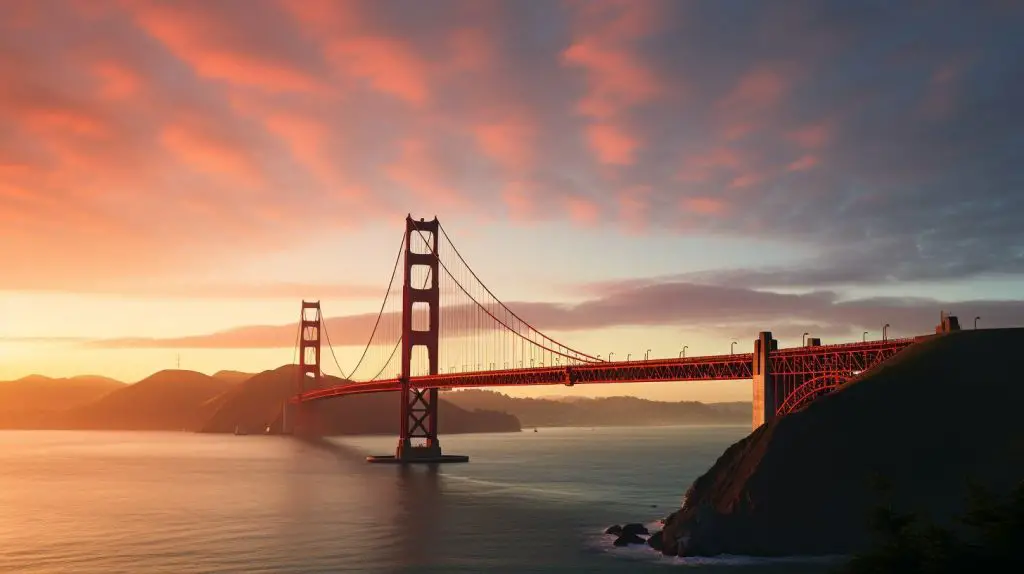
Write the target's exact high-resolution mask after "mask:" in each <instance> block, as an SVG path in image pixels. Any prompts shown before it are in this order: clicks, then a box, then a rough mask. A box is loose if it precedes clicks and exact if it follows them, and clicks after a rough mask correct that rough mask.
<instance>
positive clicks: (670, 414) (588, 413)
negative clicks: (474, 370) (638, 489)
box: [442, 389, 751, 427]
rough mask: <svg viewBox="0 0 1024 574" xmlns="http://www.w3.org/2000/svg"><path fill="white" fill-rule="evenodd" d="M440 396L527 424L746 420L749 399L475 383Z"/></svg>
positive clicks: (463, 405) (466, 406) (747, 421)
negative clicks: (595, 393)
mask: <svg viewBox="0 0 1024 574" xmlns="http://www.w3.org/2000/svg"><path fill="white" fill-rule="evenodd" d="M442 396H443V397H444V399H445V400H447V401H450V402H452V403H454V404H456V405H458V406H460V407H463V408H465V409H486V410H490V411H500V412H506V413H509V414H512V415H515V416H516V417H517V418H518V419H519V421H520V422H521V423H522V424H523V425H524V426H527V427H538V426H545V427H561V426H658V425H678V424H727V423H748V424H749V422H750V408H751V406H750V403H722V404H720V405H719V404H705V403H699V402H693V401H681V402H662V401H649V400H645V399H639V398H636V397H607V398H597V399H595V398H587V397H565V398H562V399H532V398H516V397H510V396H508V395H504V394H502V393H498V392H495V391H485V390H479V389H469V390H465V391H452V392H448V393H444V394H443V395H442Z"/></svg>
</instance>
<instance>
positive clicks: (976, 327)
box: [974, 317, 981, 330]
mask: <svg viewBox="0 0 1024 574" xmlns="http://www.w3.org/2000/svg"><path fill="white" fill-rule="evenodd" d="M978 319H981V317H975V318H974V330H978Z"/></svg>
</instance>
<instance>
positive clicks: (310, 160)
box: [0, 0, 1024, 401]
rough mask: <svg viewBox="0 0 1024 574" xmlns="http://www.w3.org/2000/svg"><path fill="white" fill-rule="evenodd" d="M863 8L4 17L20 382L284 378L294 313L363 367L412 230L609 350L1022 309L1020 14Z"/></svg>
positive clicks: (7, 372) (34, 5) (238, 0)
mask: <svg viewBox="0 0 1024 574" xmlns="http://www.w3.org/2000/svg"><path fill="white" fill-rule="evenodd" d="M440 5H443V8H444V9H441V6H440ZM844 6H845V3H842V2H821V3H812V4H809V5H806V6H803V7H801V8H799V9H798V8H787V9H781V7H780V8H779V9H774V10H769V4H768V3H765V4H763V5H762V4H753V3H735V2H720V3H713V4H700V5H698V4H695V3H682V2H670V1H664V2H659V1H641V0H635V1H628V0H627V1H595V2H563V3H554V2H552V3H541V2H536V3H535V2H515V1H509V2H498V1H493V2H473V1H454V0H453V1H439V2H430V3H426V2H400V1H394V2H384V1H381V2H333V1H319V0H295V1H287V0H280V1H276V2H275V1H261V2H250V1H243V0H218V1H217V2H200V1H187V0H186V1H179V2H159V1H145V0H139V1H135V0H111V1H103V0H96V1H90V0H75V1H71V0H67V1H64V0H38V1H32V2H28V1H26V2H10V3H5V4H4V5H3V6H2V7H0V269H2V273H0V290H2V291H3V293H2V296H0V380H7V379H13V378H18V377H22V376H25V375H28V374H32V373H38V374H43V375H49V376H69V375H76V374H85V373H89V374H99V375H106V376H111V377H114V378H118V379H120V380H124V381H135V380H138V379H141V378H143V377H145V376H147V375H149V374H150V373H153V372H154V371H158V370H161V369H166V368H173V367H174V366H175V365H176V361H177V360H178V359H179V357H180V360H181V367H182V368H185V369H192V370H197V371H202V372H206V373H213V372H215V371H219V370H223V369H230V370H239V371H245V372H258V371H262V370H265V369H272V368H275V367H278V366H280V365H282V364H286V363H290V362H292V360H293V343H294V335H295V330H294V329H295V327H294V323H295V321H296V319H297V317H298V312H299V303H300V301H301V300H302V299H303V298H306V299H315V300H320V301H321V303H322V306H323V309H324V312H325V316H326V317H327V318H328V319H329V322H328V325H329V328H330V329H331V335H332V337H333V336H335V335H337V337H336V340H335V341H334V342H335V344H336V345H335V347H336V348H335V350H336V352H337V353H338V359H339V362H340V363H341V364H342V367H343V368H347V367H348V366H350V365H351V364H352V363H353V362H354V361H355V360H356V359H358V356H359V353H360V352H361V351H362V344H363V343H364V342H365V341H366V339H367V337H368V335H369V331H370V329H372V327H373V323H372V318H373V317H375V316H376V313H377V310H378V308H379V306H380V301H381V298H382V297H383V295H384V291H385V289H386V287H387V280H388V277H389V275H390V272H391V269H392V267H391V265H392V263H393V262H394V256H395V251H396V248H397V247H398V244H399V241H400V239H401V235H402V233H403V231H404V229H405V227H404V225H405V223H404V220H405V217H406V215H407V214H410V213H411V214H412V215H413V216H414V217H417V218H418V217H426V218H428V219H429V218H432V217H434V216H435V215H436V216H437V217H438V218H439V219H440V220H441V221H442V222H443V224H444V227H445V228H446V229H447V230H449V232H450V233H451V234H452V240H453V241H454V242H455V243H456V244H458V246H459V249H460V250H461V251H462V252H463V254H464V255H465V257H466V259H467V261H469V262H470V263H471V264H472V265H473V268H474V269H475V270H476V272H477V273H478V274H479V275H480V278H481V279H482V280H483V281H484V282H485V283H486V284H487V285H488V286H489V287H490V288H491V289H492V290H493V291H494V292H495V294H496V295H497V296H498V297H499V298H500V299H501V300H502V301H504V302H506V303H507V304H508V305H509V307H510V308H512V309H514V310H516V312H517V313H520V314H521V315H522V316H523V317H524V318H525V319H527V320H529V321H530V322H531V323H533V324H534V325H535V326H536V327H537V328H538V329H540V330H542V331H544V332H545V333H548V334H550V335H552V336H554V337H556V338H558V339H559V340H561V341H563V342H565V343H566V344H568V345H571V346H572V347H574V348H577V349H581V350H585V351H587V352H588V353H592V354H601V355H603V356H607V354H608V353H609V352H614V353H615V354H616V356H617V357H619V358H621V359H624V358H625V357H626V356H627V354H628V353H632V355H633V357H639V356H642V355H643V354H644V353H645V351H646V350H647V349H651V350H652V354H653V355H654V356H657V357H676V356H677V355H678V353H679V352H680V350H681V349H682V347H683V345H687V346H688V350H687V354H688V355H700V354H720V353H727V352H729V349H730V343H731V342H732V341H738V342H739V343H738V346H737V347H738V349H740V348H741V349H742V350H743V352H749V349H750V347H751V345H752V341H753V339H755V338H756V336H757V332H758V331H761V330H770V331H772V332H774V333H775V335H776V337H778V338H779V339H780V341H781V344H782V345H784V346H791V345H796V344H799V342H800V339H801V336H802V334H803V333H805V332H809V333H812V334H813V336H815V337H821V338H822V339H823V340H824V341H825V342H840V341H855V340H857V341H859V340H860V339H861V337H862V333H863V331H869V332H870V335H869V336H870V337H873V338H880V337H881V328H882V325H883V324H885V323H889V324H891V325H892V328H891V331H890V333H891V334H893V335H916V334H923V333H927V332H930V331H932V329H933V328H934V325H935V323H936V322H937V321H938V317H939V312H940V311H941V310H947V311H952V312H954V313H957V314H959V315H960V316H961V317H962V321H963V322H964V324H965V325H969V324H970V323H971V321H972V319H973V318H974V317H975V316H980V317H982V321H983V324H984V325H985V326H987V327H997V326H1002V325H1015V324H1020V323H1021V322H1022V321H1024V299H1021V293H1022V290H1021V287H1022V286H1024V281H1022V275H1021V273H1022V271H1024V225H1022V224H1021V222H1022V221H1024V195H1022V193H1021V191H1020V189H1019V187H1020V178H1019V170H1020V167H1019V166H1020V165H1021V162H1022V161H1024V157H1022V153H1024V152H1022V150H1024V143H1022V142H1021V135H1020V134H1021V127H1022V125H1021V124H1022V122H1021V118H1022V115H1021V112H1020V110H1019V106H1020V104H1019V102H1020V101H1022V100H1024V76H1022V75H1021V74H1020V73H1019V66H1020V63H1019V62H1020V60H1021V55H1022V54H1024V46H1022V42H1021V40H1020V39H1019V34H1018V33H1015V32H1013V30H1014V29H1015V28H1014V27H1015V26H1017V25H1018V24H1017V22H1019V21H1020V17H1021V16H1022V5H1021V4H1020V3H1015V2H991V3H985V5H984V8H982V7H980V6H973V5H972V6H971V7H970V8H971V9H970V10H968V9H967V6H968V5H967V4H964V5H962V6H961V8H960V9H962V10H963V13H960V12H959V11H958V9H956V8H955V7H946V8H945V9H943V10H942V11H936V12H935V13H934V14H930V15H929V16H928V17H927V18H923V19H922V18H920V12H918V11H915V10H913V9H912V7H911V5H910V4H906V5H902V4H897V5H894V6H888V7H886V8H885V9H884V10H883V9H882V8H879V10H883V11H884V12H886V14H885V16H884V17H882V18H879V17H866V16H865V15H864V14H853V13H846V9H845V8H844ZM1011 16H1013V17H1011ZM908 26H910V27H913V28H915V29H920V30H921V31H922V32H928V33H927V34H925V33H922V34H920V35H919V36H915V35H908V34H907V32H906V30H907V27H908ZM324 364H325V369H326V370H327V372H329V373H330V374H338V373H337V372H336V371H337V370H338V369H337V368H336V367H335V366H334V364H333V361H330V360H325V363H324ZM571 392H573V393H577V394H580V395H617V394H636V395H640V396H645V397H650V398H660V399H688V400H691V399H692V400H704V401H718V400H750V388H749V385H747V384H746V383H742V384H740V383H686V384H672V385H664V384H662V385H655V384H645V385H621V386H620V385H609V386H606V387H600V388H576V389H574V390H572V391H571ZM510 393H511V394H515V395H520V396H525V395H539V394H544V393H548V394H566V389H565V388H552V389H541V390H537V389H534V388H520V389H514V390H511V391H510Z"/></svg>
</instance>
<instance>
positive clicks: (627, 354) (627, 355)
mask: <svg viewBox="0 0 1024 574" xmlns="http://www.w3.org/2000/svg"><path fill="white" fill-rule="evenodd" d="M632 356H633V353H626V362H627V363H628V362H629V358H630V357H632Z"/></svg>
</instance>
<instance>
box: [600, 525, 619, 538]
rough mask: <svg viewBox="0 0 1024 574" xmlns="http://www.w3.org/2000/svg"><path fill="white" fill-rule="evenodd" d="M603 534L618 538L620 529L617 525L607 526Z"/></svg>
mask: <svg viewBox="0 0 1024 574" xmlns="http://www.w3.org/2000/svg"><path fill="white" fill-rule="evenodd" d="M604 533H605V534H613V535H615V536H618V535H620V534H622V527H621V526H619V525H618V524H613V525H611V526H609V527H608V529H607V530H605V531H604Z"/></svg>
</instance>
